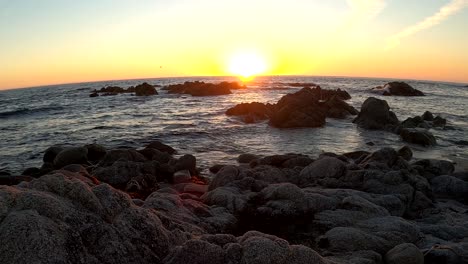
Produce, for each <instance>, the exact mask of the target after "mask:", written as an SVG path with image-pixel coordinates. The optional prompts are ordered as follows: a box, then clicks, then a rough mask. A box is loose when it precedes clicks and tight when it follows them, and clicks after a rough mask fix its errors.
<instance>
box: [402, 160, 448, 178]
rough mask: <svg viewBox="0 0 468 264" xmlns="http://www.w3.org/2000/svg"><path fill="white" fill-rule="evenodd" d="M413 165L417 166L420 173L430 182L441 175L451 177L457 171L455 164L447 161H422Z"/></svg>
mask: <svg viewBox="0 0 468 264" xmlns="http://www.w3.org/2000/svg"><path fill="white" fill-rule="evenodd" d="M411 165H412V166H415V167H416V169H418V171H419V173H420V174H421V175H422V176H424V177H425V178H426V179H428V180H431V179H432V178H434V177H436V176H440V175H450V174H452V173H453V171H454V170H455V166H454V165H453V163H452V162H450V161H446V160H435V159H422V160H418V161H416V162H414V163H412V164H411Z"/></svg>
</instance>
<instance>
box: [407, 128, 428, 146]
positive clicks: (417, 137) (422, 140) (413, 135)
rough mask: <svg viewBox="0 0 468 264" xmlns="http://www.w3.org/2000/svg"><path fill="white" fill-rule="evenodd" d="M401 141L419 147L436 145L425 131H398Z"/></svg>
mask: <svg viewBox="0 0 468 264" xmlns="http://www.w3.org/2000/svg"><path fill="white" fill-rule="evenodd" d="M400 137H401V139H402V140H403V141H405V142H408V143H412V144H417V145H421V146H425V147H427V146H434V145H436V144H437V141H436V139H435V137H434V136H433V135H432V134H431V133H430V132H429V131H427V130H420V129H415V128H404V129H402V130H401V131H400Z"/></svg>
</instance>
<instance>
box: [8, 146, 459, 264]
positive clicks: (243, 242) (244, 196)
mask: <svg viewBox="0 0 468 264" xmlns="http://www.w3.org/2000/svg"><path fill="white" fill-rule="evenodd" d="M84 149H86V150H87V151H88V152H87V155H86V157H85V158H86V160H87V161H88V162H89V161H90V160H91V153H93V155H92V157H93V162H92V164H93V165H89V166H88V167H85V166H81V165H77V164H69V165H65V166H64V167H62V168H60V169H59V170H56V171H52V172H49V173H47V174H46V175H43V176H41V177H39V178H38V179H33V178H31V177H29V178H19V179H22V180H24V181H22V182H21V183H19V184H18V185H16V186H0V239H1V241H2V243H0V253H1V254H0V263H29V262H30V260H31V259H34V260H35V261H37V262H38V263H236V264H241V263H284V264H286V263H324V264H336V263H371V264H381V263H423V262H422V258H424V261H426V263H463V261H464V256H466V255H467V253H468V243H467V242H466V237H468V228H467V227H466V223H467V222H468V216H467V215H466V212H467V211H468V204H467V202H468V201H467V200H466V197H467V195H468V184H467V182H466V178H465V177H464V176H463V175H464V174H463V175H459V174H453V172H454V165H453V164H452V163H451V162H449V161H443V160H416V161H413V158H412V151H411V149H410V148H409V147H403V148H401V149H399V150H398V151H397V150H395V149H392V148H383V149H380V150H377V151H375V152H372V153H370V152H366V151H354V152H350V153H343V154H335V153H323V154H321V155H320V156H319V157H316V158H311V157H308V156H306V155H301V154H276V155H269V156H261V157H260V156H255V155H247V154H244V155H241V156H240V157H239V162H243V164H241V165H239V166H232V165H222V166H219V167H218V168H217V169H216V170H217V172H216V175H215V176H214V178H213V179H212V180H211V182H210V183H209V185H207V184H204V183H203V182H202V179H201V178H200V177H199V175H198V174H199V169H198V168H197V159H196V157H195V156H193V155H189V154H186V155H182V156H180V157H178V158H176V157H173V156H172V155H171V154H170V153H174V152H175V150H174V149H172V148H171V147H170V146H168V145H165V144H163V143H161V142H159V141H156V142H152V143H150V144H148V145H147V147H146V148H143V149H105V148H102V147H99V146H95V145H94V146H93V145H87V146H86V147H75V148H73V149H72V150H73V151H71V150H70V148H64V149H63V150H61V151H59V149H55V150H54V149H49V151H48V152H47V157H44V160H47V161H50V160H52V157H53V160H54V161H55V160H57V159H60V160H65V161H71V160H74V158H75V156H74V155H70V153H75V154H76V155H77V156H76V157H81V154H84V152H85V151H84ZM55 152H58V153H55ZM62 152H63V154H62ZM54 153H55V154H54ZM104 153H105V154H104ZM65 154H66V155H65ZM103 154H104V155H103ZM247 163H249V164H248V165H247ZM84 165H86V164H84ZM2 177H3V176H2ZM5 177H10V178H12V177H15V176H11V175H5ZM1 179H2V178H0V180H1ZM19 179H18V181H16V182H10V183H8V184H17V183H18V182H19Z"/></svg>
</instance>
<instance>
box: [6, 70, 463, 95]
mask: <svg viewBox="0 0 468 264" xmlns="http://www.w3.org/2000/svg"><path fill="white" fill-rule="evenodd" d="M213 77H214V78H239V76H234V75H185V76H165V77H138V78H129V79H101V80H90V81H80V82H68V83H51V84H44V85H33V86H26V87H22V86H20V87H8V88H4V89H0V92H2V91H11V90H21V89H33V88H44V87H53V86H61V85H74V84H87V83H100V82H118V81H134V80H145V79H170V78H213ZM259 77H260V78H262V77H316V78H320V77H325V78H356V79H376V80H378V79H383V80H385V79H387V80H402V81H417V82H434V83H446V84H460V85H461V86H466V85H467V84H468V82H458V81H446V80H425V79H411V78H395V77H369V76H345V75H308V74H271V75H258V76H255V78H259ZM255 78H254V80H255Z"/></svg>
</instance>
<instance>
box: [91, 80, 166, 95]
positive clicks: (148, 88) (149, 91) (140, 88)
mask: <svg viewBox="0 0 468 264" xmlns="http://www.w3.org/2000/svg"><path fill="white" fill-rule="evenodd" d="M158 86H159V85H151V84H148V83H146V82H144V83H142V84H139V85H137V86H130V87H128V88H127V89H125V88H122V87H119V86H106V87H103V88H101V89H100V90H94V91H93V92H92V93H91V94H90V95H89V97H98V96H100V95H101V96H113V95H118V94H124V93H130V94H134V95H136V96H150V95H156V94H158V92H157V91H156V88H155V87H158Z"/></svg>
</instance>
